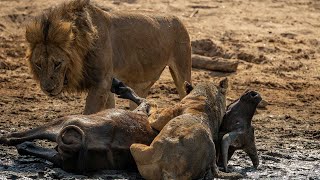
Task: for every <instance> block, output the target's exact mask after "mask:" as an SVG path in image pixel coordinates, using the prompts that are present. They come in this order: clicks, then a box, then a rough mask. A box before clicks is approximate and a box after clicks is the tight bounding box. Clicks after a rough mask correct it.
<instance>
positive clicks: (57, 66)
mask: <svg viewBox="0 0 320 180" xmlns="http://www.w3.org/2000/svg"><path fill="white" fill-rule="evenodd" d="M60 67H61V62H56V63H54V69H55V70H57V69H59V68H60Z"/></svg>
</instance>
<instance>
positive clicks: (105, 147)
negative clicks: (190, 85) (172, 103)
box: [0, 80, 157, 173]
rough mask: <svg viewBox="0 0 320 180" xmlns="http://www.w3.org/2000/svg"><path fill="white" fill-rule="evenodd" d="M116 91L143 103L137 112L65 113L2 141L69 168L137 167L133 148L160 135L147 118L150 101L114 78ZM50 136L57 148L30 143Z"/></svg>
mask: <svg viewBox="0 0 320 180" xmlns="http://www.w3.org/2000/svg"><path fill="white" fill-rule="evenodd" d="M112 90H113V91H114V92H115V93H116V94H118V95H120V97H121V98H126V99H131V100H133V101H134V102H136V103H138V104H140V105H139V107H138V108H137V109H136V110H135V111H126V110H121V109H107V110H104V111H101V112H99V113H96V114H92V115H73V116H65V117H62V118H59V119H56V120H53V121H52V122H50V123H48V124H45V125H43V126H40V127H38V128H34V129H31V130H27V131H24V132H18V133H12V134H9V135H7V136H4V137H0V144H4V145H16V147H17V149H18V152H19V154H22V155H33V156H36V157H40V158H44V159H46V160H48V161H51V162H52V163H54V164H55V165H57V166H59V167H61V168H62V169H64V170H66V171H72V172H78V173H85V172H88V171H95V170H99V169H128V168H133V169H135V168H136V165H135V162H134V160H133V158H132V155H131V153H130V150H129V147H130V145H131V144H132V143H135V142H139V143H143V144H150V143H151V141H152V140H153V138H154V137H155V136H156V134H157V133H156V132H155V131H154V130H152V128H151V126H150V124H149V123H148V121H147V118H148V117H147V112H148V111H149V104H148V103H147V102H146V101H145V100H144V99H142V98H140V97H138V96H136V95H135V93H134V92H133V91H132V90H131V89H130V88H128V87H126V86H124V85H123V84H122V83H121V82H119V81H116V80H113V84H112ZM34 139H48V140H50V141H53V142H56V143H57V147H56V148H55V149H48V148H42V147H39V146H36V145H35V144H33V143H31V142H28V141H32V140H34Z"/></svg>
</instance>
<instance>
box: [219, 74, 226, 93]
mask: <svg viewBox="0 0 320 180" xmlns="http://www.w3.org/2000/svg"><path fill="white" fill-rule="evenodd" d="M219 87H220V88H221V93H222V94H226V92H227V89H228V78H223V79H222V80H221V81H220V82H219Z"/></svg>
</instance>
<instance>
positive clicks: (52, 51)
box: [29, 44, 70, 96]
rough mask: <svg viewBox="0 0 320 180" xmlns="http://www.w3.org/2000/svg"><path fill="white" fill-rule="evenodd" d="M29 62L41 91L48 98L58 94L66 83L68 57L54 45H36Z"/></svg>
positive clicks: (68, 64)
mask: <svg viewBox="0 0 320 180" xmlns="http://www.w3.org/2000/svg"><path fill="white" fill-rule="evenodd" d="M29 61H30V65H31V68H32V70H33V72H34V75H35V76H36V78H37V79H38V80H39V82H40V87H41V89H42V91H43V92H45V93H46V94H47V95H50V96H56V95H58V94H60V93H61V92H62V90H63V88H64V86H66V85H67V83H68V79H67V74H66V73H67V69H68V66H70V59H69V57H68V55H67V54H66V53H65V52H64V51H63V50H62V49H61V48H59V47H56V46H54V45H50V44H49V45H44V44H38V45H36V47H35V48H34V49H33V52H32V54H31V57H30V59H29Z"/></svg>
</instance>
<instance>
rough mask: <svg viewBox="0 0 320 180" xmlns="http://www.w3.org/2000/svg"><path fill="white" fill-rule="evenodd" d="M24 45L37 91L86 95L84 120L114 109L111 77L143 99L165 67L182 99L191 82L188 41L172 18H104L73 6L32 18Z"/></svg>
mask: <svg viewBox="0 0 320 180" xmlns="http://www.w3.org/2000/svg"><path fill="white" fill-rule="evenodd" d="M26 39H27V41H28V42H29V51H28V59H29V64H30V67H31V70H32V73H33V75H34V77H35V79H36V80H38V81H39V82H40V86H41V89H42V90H43V91H44V92H45V93H46V94H48V95H52V96H55V95H58V94H60V93H61V92H62V91H80V92H82V91H88V96H87V99H86V106H85V110H84V114H91V113H95V112H98V111H100V110H102V109H104V108H111V107H114V104H115V103H114V96H113V95H112V94H111V93H110V92H109V89H110V86H111V79H112V77H113V76H114V77H117V78H119V79H121V80H123V82H125V83H126V84H127V85H128V86H130V87H132V88H133V89H134V90H135V92H136V93H137V94H138V95H139V96H142V97H146V96H147V93H148V91H149V89H150V88H151V86H152V85H153V84H154V83H155V81H157V80H158V79H159V77H160V74H161V73H162V71H163V69H164V68H165V67H166V66H169V68H170V72H171V75H172V77H173V79H174V82H175V85H176V87H177V90H178V93H179V95H180V97H181V98H183V97H184V96H185V95H186V93H185V91H184V89H183V83H184V81H188V82H190V80H191V46H190V38H189V35H188V32H187V30H186V28H185V27H184V25H183V24H182V23H181V21H180V20H179V19H178V18H177V17H174V16H161V15H147V14H136V13H108V12H105V11H103V10H101V9H99V8H98V7H95V6H93V5H91V4H90V3H89V1H85V0H75V1H72V2H70V3H68V4H63V5H61V6H58V7H57V8H54V9H52V10H50V11H49V12H47V13H45V14H43V15H41V16H40V17H38V18H36V19H35V20H34V21H33V22H32V23H30V24H29V25H28V26H27V31H26Z"/></svg>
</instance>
